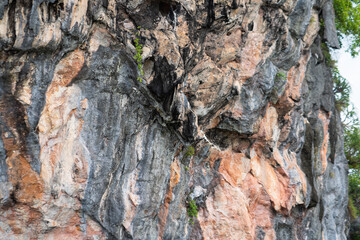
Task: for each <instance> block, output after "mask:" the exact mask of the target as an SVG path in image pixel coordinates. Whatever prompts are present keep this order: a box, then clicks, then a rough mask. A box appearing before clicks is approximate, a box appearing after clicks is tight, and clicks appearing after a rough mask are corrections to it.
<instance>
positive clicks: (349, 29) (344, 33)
mask: <svg viewBox="0 0 360 240" xmlns="http://www.w3.org/2000/svg"><path fill="white" fill-rule="evenodd" d="M334 10H335V24H336V28H337V30H338V36H339V39H340V43H341V42H342V40H343V39H344V38H345V37H348V39H349V40H350V45H349V48H348V51H349V52H350V54H351V56H353V57H354V56H356V55H358V53H359V50H360V0H334Z"/></svg>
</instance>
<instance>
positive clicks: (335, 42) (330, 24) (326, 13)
mask: <svg viewBox="0 0 360 240" xmlns="http://www.w3.org/2000/svg"><path fill="white" fill-rule="evenodd" d="M322 14H323V18H324V24H325V31H324V39H325V40H326V41H327V42H328V44H329V46H330V47H332V48H336V49H339V48H340V44H339V39H338V36H337V31H336V27H335V13H334V7H333V3H332V1H326V2H325V4H324V5H323V7H322Z"/></svg>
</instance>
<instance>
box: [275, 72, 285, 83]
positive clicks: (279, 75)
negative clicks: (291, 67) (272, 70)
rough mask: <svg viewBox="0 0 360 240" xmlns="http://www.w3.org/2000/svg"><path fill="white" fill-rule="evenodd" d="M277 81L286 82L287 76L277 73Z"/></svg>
mask: <svg viewBox="0 0 360 240" xmlns="http://www.w3.org/2000/svg"><path fill="white" fill-rule="evenodd" d="M276 80H282V81H285V80H286V75H285V73H283V72H278V73H276V77H275V81H276Z"/></svg>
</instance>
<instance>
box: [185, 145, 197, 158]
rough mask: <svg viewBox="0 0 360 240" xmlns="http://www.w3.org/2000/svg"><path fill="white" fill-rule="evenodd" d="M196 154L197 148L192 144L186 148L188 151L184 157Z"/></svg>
mask: <svg viewBox="0 0 360 240" xmlns="http://www.w3.org/2000/svg"><path fill="white" fill-rule="evenodd" d="M194 154H195V148H194V147H193V146H190V147H188V149H187V150H186V153H185V155H184V158H186V157H192V156H194Z"/></svg>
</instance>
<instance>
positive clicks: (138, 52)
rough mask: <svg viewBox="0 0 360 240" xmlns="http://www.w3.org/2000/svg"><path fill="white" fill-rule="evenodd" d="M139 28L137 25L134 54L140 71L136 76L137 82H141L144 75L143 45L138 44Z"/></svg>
mask: <svg viewBox="0 0 360 240" xmlns="http://www.w3.org/2000/svg"><path fill="white" fill-rule="evenodd" d="M140 30H141V27H140V26H139V27H137V31H136V32H135V39H134V43H135V49H136V55H134V59H135V61H136V63H137V66H138V70H139V72H140V76H139V77H138V78H137V80H138V81H139V82H142V78H143V77H144V70H143V65H142V53H143V45H142V44H140Z"/></svg>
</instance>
